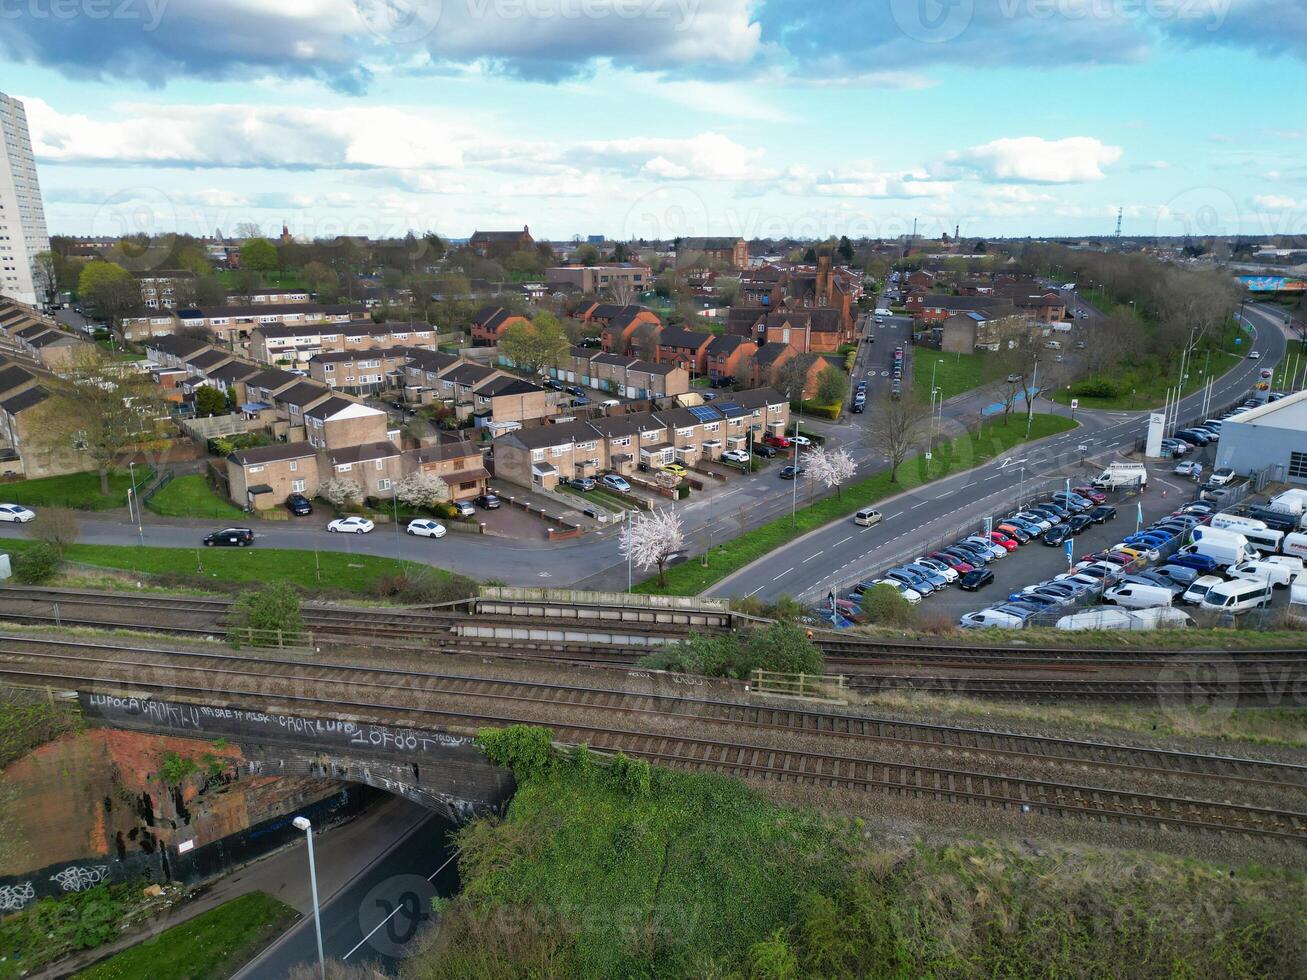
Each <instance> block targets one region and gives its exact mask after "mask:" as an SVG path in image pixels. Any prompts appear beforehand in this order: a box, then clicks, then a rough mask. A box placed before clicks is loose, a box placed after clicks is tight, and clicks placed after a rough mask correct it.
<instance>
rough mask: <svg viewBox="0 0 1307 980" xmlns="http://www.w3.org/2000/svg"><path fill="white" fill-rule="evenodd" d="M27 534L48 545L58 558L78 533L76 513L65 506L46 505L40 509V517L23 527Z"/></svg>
mask: <svg viewBox="0 0 1307 980" xmlns="http://www.w3.org/2000/svg"><path fill="white" fill-rule="evenodd" d="M23 529H24V530H25V531H26V532H27V536H28V537H30V538H32V539H33V540H34V541H41V542H43V543H45V544H46V545H48V546H49V547H50V548H51V550H53V551H54V553H55V555H56V556H58V557H59V558H62V557H63V556H64V550H65V549H66V548H67V547H68V546H69V545H70V544H73V543H74V542H76V540H77V533H78V530H79V528H78V524H77V515H76V514H75V513H73V512H72V511H71V510H69V509H68V508H67V507H46V508H44V509H43V510H42V511H41V519H40V520H39V521H33V522H32V523H31V524H27V525H25V526H24V528H23Z"/></svg>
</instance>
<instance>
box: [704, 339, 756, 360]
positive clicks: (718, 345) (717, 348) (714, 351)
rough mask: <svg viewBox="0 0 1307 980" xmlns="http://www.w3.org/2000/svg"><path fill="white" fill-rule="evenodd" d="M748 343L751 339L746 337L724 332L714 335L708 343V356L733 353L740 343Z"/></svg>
mask: <svg viewBox="0 0 1307 980" xmlns="http://www.w3.org/2000/svg"><path fill="white" fill-rule="evenodd" d="M749 343H752V341H751V340H750V339H749V338H748V337H741V336H739V335H738V334H731V333H724V334H722V335H721V336H718V337H714V338H713V341H712V343H711V344H709V345H708V356H709V357H717V356H718V355H720V354H733V353H735V351H736V350H738V349H739V348H740V346H741V345H743V344H749Z"/></svg>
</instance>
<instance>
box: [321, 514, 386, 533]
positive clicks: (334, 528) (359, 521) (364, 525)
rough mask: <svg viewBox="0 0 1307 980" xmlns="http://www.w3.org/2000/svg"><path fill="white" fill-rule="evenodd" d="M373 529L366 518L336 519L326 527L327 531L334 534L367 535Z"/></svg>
mask: <svg viewBox="0 0 1307 980" xmlns="http://www.w3.org/2000/svg"><path fill="white" fill-rule="evenodd" d="M374 527H376V525H375V524H373V523H372V522H371V521H370V520H368V519H367V518H366V517H338V518H336V519H335V520H334V521H332V522H331V523H330V524H328V525H327V530H328V531H331V532H333V533H336V534H367V533H368V532H369V531H371V530H372V529H373V528H374Z"/></svg>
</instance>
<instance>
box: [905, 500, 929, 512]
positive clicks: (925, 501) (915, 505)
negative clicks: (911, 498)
mask: <svg viewBox="0 0 1307 980" xmlns="http://www.w3.org/2000/svg"><path fill="white" fill-rule="evenodd" d="M929 503H932V501H930V500H923V501H922V502H921V503H919V504H913V505H912V506H911V507H909V508H908V510H916V509H917V508H918V507H925V506H926V505H927V504H929Z"/></svg>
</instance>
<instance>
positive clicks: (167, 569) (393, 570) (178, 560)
mask: <svg viewBox="0 0 1307 980" xmlns="http://www.w3.org/2000/svg"><path fill="white" fill-rule="evenodd" d="M35 545H36V542H34V541H27V540H24V539H22V538H8V539H6V540H5V541H4V542H3V544H2V545H0V550H4V551H10V552H13V551H21V550H23V549H25V548H31V547H34V546H35ZM64 558H65V559H66V560H67V561H70V562H77V563H79V564H83V565H92V566H95V567H98V568H117V569H121V570H124V571H129V572H133V573H136V574H140V575H160V576H172V577H177V578H180V579H181V580H182V583H180V584H198V583H199V582H202V581H204V580H213V579H217V580H220V581H223V582H251V583H262V582H290V583H291V584H292V585H298V586H300V587H301V588H304V589H309V590H316V589H332V590H339V591H342V592H354V593H360V594H366V593H370V592H372V589H373V586H374V585H375V584H376V581H377V579H378V578H380V577H381V576H383V575H398V574H401V573H404V572H406V571H411V570H412V569H413V568H414V567H417V568H420V569H423V570H424V571H425V572H427V573H429V574H434V575H436V576H440V577H449V576H450V573H449V572H447V571H445V570H444V569H439V568H431V567H430V566H428V565H422V564H417V563H414V562H404V561H398V560H396V559H394V558H379V557H377V556H375V555H350V554H343V553H341V552H338V551H320V552H316V553H315V552H312V551H294V550H291V549H287V548H260V547H258V546H257V545H256V546H255V547H253V548H200V547H196V548H154V547H138V546H135V545H108V544H74V545H69V546H68V548H66V549H65V551H64Z"/></svg>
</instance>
